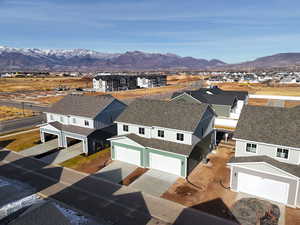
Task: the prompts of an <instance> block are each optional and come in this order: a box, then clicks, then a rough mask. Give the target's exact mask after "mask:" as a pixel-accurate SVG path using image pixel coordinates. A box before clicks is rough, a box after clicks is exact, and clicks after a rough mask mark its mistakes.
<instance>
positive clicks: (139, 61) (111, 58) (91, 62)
mask: <svg viewBox="0 0 300 225" xmlns="http://www.w3.org/2000/svg"><path fill="white" fill-rule="evenodd" d="M223 65H225V63H224V62H222V61H220V60H217V59H213V60H206V59H196V58H193V57H180V56H178V55H175V54H172V53H167V54H160V53H146V52H141V51H132V52H125V53H102V52H98V51H93V50H87V49H73V50H55V49H49V50H45V49H39V48H12V47H6V46H0V70H2V71H4V70H70V71H75V70H81V71H96V70H102V69H105V70H122V69H130V70H155V69H206V68H210V67H216V66H223Z"/></svg>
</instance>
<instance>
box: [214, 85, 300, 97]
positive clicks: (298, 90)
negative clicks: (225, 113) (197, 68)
mask: <svg viewBox="0 0 300 225" xmlns="http://www.w3.org/2000/svg"><path fill="white" fill-rule="evenodd" d="M215 85H217V86H219V87H220V88H221V89H224V90H237V91H248V92H249V93H250V94H260V95H284V96H300V86H299V85H297V84H290V85H287V84H276V85H273V86H268V85H267V84H260V83H259V84H248V83H216V84H215Z"/></svg>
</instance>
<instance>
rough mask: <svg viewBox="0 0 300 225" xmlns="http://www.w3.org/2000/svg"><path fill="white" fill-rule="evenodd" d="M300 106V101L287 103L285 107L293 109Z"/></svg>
mask: <svg viewBox="0 0 300 225" xmlns="http://www.w3.org/2000/svg"><path fill="white" fill-rule="evenodd" d="M298 105H300V101H285V103H284V107H287V108H291V107H295V106H298Z"/></svg>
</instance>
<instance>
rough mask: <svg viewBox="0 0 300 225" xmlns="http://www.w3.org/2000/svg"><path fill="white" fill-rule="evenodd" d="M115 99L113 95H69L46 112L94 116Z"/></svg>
mask: <svg viewBox="0 0 300 225" xmlns="http://www.w3.org/2000/svg"><path fill="white" fill-rule="evenodd" d="M114 100H115V98H114V97H112V96H111V95H98V96H87V95H67V96H66V97H64V98H63V99H61V100H60V101H58V102H56V103H54V104H53V105H52V106H51V107H50V108H49V109H48V110H46V112H50V113H57V114H62V115H74V116H83V117H89V118H94V117H95V116H97V115H98V113H99V112H101V111H102V110H103V109H105V108H106V107H107V106H108V105H109V104H110V103H112V102H113V101H114Z"/></svg>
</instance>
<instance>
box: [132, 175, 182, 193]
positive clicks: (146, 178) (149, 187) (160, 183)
mask: <svg viewBox="0 0 300 225" xmlns="http://www.w3.org/2000/svg"><path fill="white" fill-rule="evenodd" d="M178 178H179V176H177V175H174V174H170V173H166V172H163V171H158V170H153V169H150V170H149V171H147V172H146V173H144V174H143V175H142V176H141V177H139V178H138V179H136V180H135V181H134V182H133V183H131V184H130V185H129V187H131V188H135V189H137V190H140V191H143V192H145V193H148V194H151V195H154V196H157V197H160V196H161V195H162V194H163V193H164V192H166V191H167V190H168V189H169V187H170V186H171V185H172V184H174V183H175V182H176V180H177V179H178Z"/></svg>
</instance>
